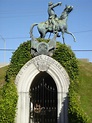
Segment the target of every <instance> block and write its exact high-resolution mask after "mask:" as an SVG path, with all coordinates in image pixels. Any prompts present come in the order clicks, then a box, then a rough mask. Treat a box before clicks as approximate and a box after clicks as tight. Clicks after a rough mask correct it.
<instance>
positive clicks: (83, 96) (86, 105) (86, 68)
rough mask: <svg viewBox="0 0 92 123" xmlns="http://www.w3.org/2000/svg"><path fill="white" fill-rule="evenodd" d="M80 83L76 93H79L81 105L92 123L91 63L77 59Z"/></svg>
mask: <svg viewBox="0 0 92 123" xmlns="http://www.w3.org/2000/svg"><path fill="white" fill-rule="evenodd" d="M79 70H80V78H79V81H80V84H79V88H78V93H79V95H80V100H81V106H82V108H83V109H84V111H85V113H87V115H88V116H89V117H90V123H92V63H90V62H83V61H79Z"/></svg>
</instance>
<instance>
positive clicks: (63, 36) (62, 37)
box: [61, 31, 65, 44]
mask: <svg viewBox="0 0 92 123" xmlns="http://www.w3.org/2000/svg"><path fill="white" fill-rule="evenodd" d="M61 33H62V39H63V44H65V40H64V31H62V32H61Z"/></svg>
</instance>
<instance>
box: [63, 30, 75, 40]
mask: <svg viewBox="0 0 92 123" xmlns="http://www.w3.org/2000/svg"><path fill="white" fill-rule="evenodd" d="M65 33H67V34H70V35H71V36H72V37H73V39H74V42H76V39H75V36H74V35H73V34H72V33H71V32H68V31H67V30H65Z"/></svg>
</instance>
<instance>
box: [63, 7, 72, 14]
mask: <svg viewBox="0 0 92 123" xmlns="http://www.w3.org/2000/svg"><path fill="white" fill-rule="evenodd" d="M72 10H73V6H67V5H66V6H65V9H64V11H65V12H67V13H70V12H71V11H72Z"/></svg>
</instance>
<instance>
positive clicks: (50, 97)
mask: <svg viewBox="0 0 92 123" xmlns="http://www.w3.org/2000/svg"><path fill="white" fill-rule="evenodd" d="M34 83H35V84H33V85H32V86H31V88H30V118H31V119H32V122H33V123H57V89H56V85H55V82H54V80H53V79H52V78H51V77H50V76H49V75H47V74H45V76H43V77H42V76H41V77H40V78H39V79H37V80H36V82H35V81H34Z"/></svg>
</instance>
